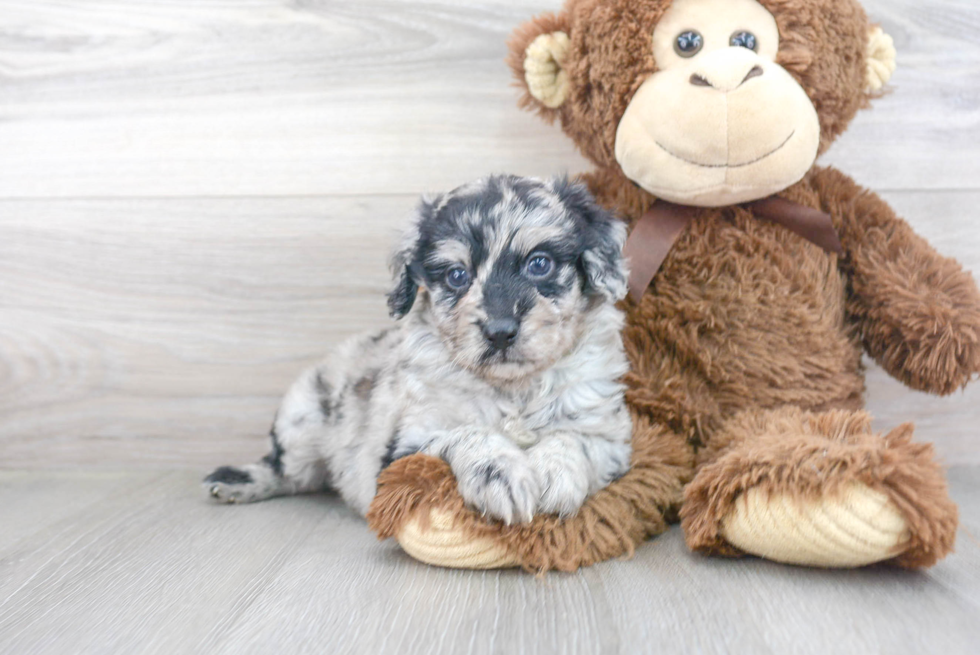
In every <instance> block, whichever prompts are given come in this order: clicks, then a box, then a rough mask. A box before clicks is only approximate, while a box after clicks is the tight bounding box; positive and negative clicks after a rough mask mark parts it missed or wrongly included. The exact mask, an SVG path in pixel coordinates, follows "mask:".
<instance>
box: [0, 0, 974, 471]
mask: <svg viewBox="0 0 980 655" xmlns="http://www.w3.org/2000/svg"><path fill="white" fill-rule="evenodd" d="M559 4H560V3H559V2H556V1H550V2H546V1H542V0H535V1H532V2H520V1H518V0H495V1H494V0H485V1H479V2H455V1H451V0H438V1H431V2H425V3H420V2H413V1H411V0H389V1H387V2H382V1H375V0H356V1H353V0H335V1H325V0H315V1H312V2H304V3H299V4H297V3H287V2H277V1H272V0H251V1H241V2H230V1H219V0H204V1H202V0H182V1H176V0H170V1H163V0H161V1H149V0H147V1H144V2H136V1H133V2H118V1H117V0H112V1H110V0H87V1H85V2H82V1H81V0H78V1H76V2H53V1H47V0H21V1H17V0H0V466H2V467H49V466H51V467H76V466H82V467H99V468H114V467H120V466H133V467H146V468H159V467H174V466H189V467H197V468H202V469H203V468H206V467H207V466H209V465H211V464H215V463H221V462H224V461H233V460H240V459H249V458H252V457H257V456H259V455H260V454H262V453H263V452H264V449H265V446H266V444H265V442H264V440H263V437H262V435H263V434H264V433H265V430H266V429H267V426H268V423H269V421H270V419H271V417H272V412H273V411H274V408H275V405H276V402H277V399H278V396H279V394H280V393H281V392H282V391H283V390H284V388H285V386H286V385H287V384H288V383H289V381H290V380H291V379H292V378H293V377H294V376H295V375H296V373H297V372H298V371H299V370H300V369H301V368H302V367H303V366H305V365H307V364H309V363H312V362H313V361H315V360H316V358H317V357H318V356H319V355H320V354H321V353H323V352H324V351H325V350H326V349H327V348H328V347H329V346H330V345H331V344H332V343H335V342H336V341H337V340H338V339H340V338H342V337H344V336H346V335H348V334H351V333H353V332H355V331H358V330H362V329H367V328H370V327H374V326H377V325H379V324H381V323H383V322H385V321H387V320H388V319H387V318H386V313H385V309H384V302H383V298H382V294H383V292H384V290H385V288H386V285H387V274H386V270H385V266H384V261H385V256H386V251H387V245H388V242H389V240H390V234H391V232H392V230H393V229H394V226H396V225H397V224H398V222H399V221H400V220H402V218H403V217H404V216H406V215H407V214H408V213H409V212H410V211H411V209H412V206H413V204H414V202H415V198H416V197H417V195H418V194H419V193H421V192H424V191H432V190H441V189H447V188H451V187H453V186H455V185H457V184H459V183H462V182H464V181H466V180H469V179H471V178H474V177H478V176H481V175H483V174H486V173H488V172H495V171H496V172H501V171H507V172H514V173H521V174H533V175H548V174H552V173H558V172H565V171H567V172H572V173H575V172H579V171H582V170H585V169H587V167H588V164H587V162H585V161H584V160H583V159H582V158H581V157H580V156H579V155H578V154H576V152H575V151H574V149H573V147H572V145H571V144H570V142H569V141H568V140H567V139H566V138H565V137H564V136H563V135H562V134H561V132H560V131H559V130H558V129H557V128H555V127H549V126H547V125H544V124H543V123H541V122H540V121H539V120H538V119H537V118H535V117H534V116H532V115H530V114H526V113H523V112H520V111H518V110H517V109H516V106H515V98H516V93H515V91H514V89H513V88H512V87H511V80H510V78H509V73H508V71H507V70H506V67H505V66H504V65H503V63H502V59H503V57H504V55H505V45H504V44H505V42H506V40H507V37H508V35H509V33H510V31H511V30H512V29H513V28H514V27H515V26H516V25H518V24H519V23H520V22H521V21H523V20H525V19H527V18H528V17H530V16H532V15H533V14H535V13H537V12H538V11H541V10H545V9H554V8H556V7H558V6H559ZM865 6H866V7H867V8H868V10H869V13H870V14H871V15H872V17H873V18H874V19H875V20H877V21H878V22H880V23H881V24H882V25H883V26H884V28H885V29H886V31H888V32H889V33H890V34H892V35H893V36H894V37H895V41H896V44H897V46H898V49H899V69H898V72H897V73H896V75H895V77H894V78H893V85H894V90H893V93H891V94H890V95H888V96H887V97H885V98H883V99H881V100H879V101H878V102H877V103H876V104H875V108H874V110H873V111H869V112H865V113H864V114H862V115H861V116H859V118H858V119H857V120H856V121H855V123H854V125H853V127H852V128H851V129H850V131H849V132H848V133H847V134H845V135H844V137H843V138H842V139H841V140H840V141H839V142H838V143H837V144H836V145H835V146H834V148H833V149H832V150H831V152H830V153H829V154H828V155H827V156H826V157H825V158H824V160H823V163H828V164H834V165H836V166H839V167H840V168H842V169H843V170H845V171H846V172H848V173H850V174H852V175H853V176H854V177H855V178H856V179H857V180H858V181H859V182H861V183H863V184H865V185H867V186H870V187H872V188H874V189H876V190H879V191H881V192H882V193H883V195H884V196H885V197H886V198H887V199H888V200H889V201H890V202H892V204H893V205H894V206H895V207H896V209H897V210H898V211H899V213H901V214H903V215H905V216H906V217H907V218H908V219H909V220H910V222H911V223H912V224H913V225H914V226H915V227H916V228H917V229H918V231H919V232H920V233H922V234H923V235H924V236H926V237H927V238H929V239H930V240H931V241H932V242H933V243H934V244H935V245H936V246H937V247H939V248H940V249H941V250H942V251H944V252H946V253H948V254H951V255H954V256H956V257H958V258H959V259H960V260H961V261H962V262H963V263H964V264H965V265H966V266H967V267H968V268H970V269H971V270H973V271H980V209H978V206H980V157H978V153H980V37H978V36H977V35H978V34H980V8H978V6H977V4H976V0H934V1H932V2H928V1H923V0H866V1H865ZM869 402H870V405H871V407H872V409H873V410H875V412H876V413H877V414H878V415H879V417H880V421H879V423H880V425H881V427H882V428H887V427H889V426H892V425H894V424H896V423H898V422H901V421H904V420H908V419H915V420H917V421H918V422H919V425H920V429H919V435H920V438H922V439H928V440H933V441H935V442H936V443H937V446H938V448H939V450H940V453H941V454H942V455H943V456H944V457H945V459H946V460H947V461H948V462H950V463H980V447H978V445H977V438H976V432H977V430H976V427H975V426H976V425H977V424H978V423H980V388H977V389H971V390H968V391H967V392H966V393H964V394H959V395H957V396H955V397H953V398H948V399H934V398H930V397H926V396H922V395H920V394H913V393H912V392H909V391H907V390H905V389H904V388H903V387H902V386H901V385H899V384H897V383H895V382H894V381H891V380H889V379H888V378H887V377H886V376H884V375H883V374H882V373H881V372H880V371H878V370H872V371H871V373H870V375H869Z"/></svg>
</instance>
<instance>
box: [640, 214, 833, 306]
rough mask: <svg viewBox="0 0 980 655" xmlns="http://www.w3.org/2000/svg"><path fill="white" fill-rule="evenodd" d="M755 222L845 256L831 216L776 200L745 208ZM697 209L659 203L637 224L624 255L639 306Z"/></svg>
mask: <svg viewBox="0 0 980 655" xmlns="http://www.w3.org/2000/svg"><path fill="white" fill-rule="evenodd" d="M745 207H746V208H747V209H749V210H750V211H751V212H752V213H753V214H754V215H755V216H756V217H757V218H761V219H763V220H767V221H769V222H771V223H776V224H778V225H782V226H783V227H785V228H786V229H787V230H790V231H791V232H794V233H796V234H798V235H800V236H801V237H803V238H804V239H806V240H807V241H810V242H811V243H814V244H816V245H818V246H820V247H821V248H823V249H824V250H825V251H827V252H831V253H836V254H838V255H842V254H844V249H843V248H842V247H841V243H840V238H839V237H838V236H837V231H836V230H835V229H834V223H833V220H832V219H831V217H830V214H827V213H825V212H822V211H820V210H819V209H813V208H812V207H805V206H803V205H801V204H799V203H796V202H793V201H791V200H786V199H785V198H779V197H778V196H772V197H769V198H765V199H763V200H758V201H756V202H752V203H749V204H747V205H745ZM699 209H700V208H699V207H689V206H687V205H675V204H673V203H670V202H666V201H664V200H658V201H656V202H655V203H653V205H651V206H650V209H648V210H647V211H646V213H645V214H643V216H641V217H640V220H639V221H637V222H636V225H635V226H634V227H633V231H632V232H631V233H630V235H629V238H628V239H627V240H626V245H625V246H624V247H623V254H624V255H625V256H626V257H627V259H629V262H630V279H629V287H630V296H631V297H632V298H633V300H635V301H637V302H639V301H640V298H642V297H643V294H644V293H646V290H647V287H649V286H650V282H652V281H653V277H654V276H655V275H656V274H657V271H659V270H660V267H661V265H663V263H664V260H665V259H667V254H668V253H670V249H671V248H672V247H673V245H674V242H675V241H677V238H678V237H679V236H680V235H681V232H683V231H684V228H685V227H687V225H688V223H690V222H691V220H692V219H693V218H694V215H695V214H696V213H697V212H698V211H699Z"/></svg>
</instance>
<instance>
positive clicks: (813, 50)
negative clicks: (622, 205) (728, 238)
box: [509, 0, 895, 207]
mask: <svg viewBox="0 0 980 655" xmlns="http://www.w3.org/2000/svg"><path fill="white" fill-rule="evenodd" d="M510 48H511V53H510V57H509V63H510V65H511V67H512V68H513V69H514V72H515V74H516V75H517V77H518V79H519V80H520V83H521V84H522V85H523V86H524V89H525V94H524V97H523V98H522V100H521V104H522V106H525V107H534V108H537V109H538V111H539V112H540V113H541V114H542V115H543V116H544V117H545V118H546V119H548V120H554V119H555V118H558V119H559V120H560V121H561V125H562V128H563V129H564V130H565V132H566V133H567V134H568V135H569V136H570V137H571V138H572V139H573V140H574V141H575V143H576V144H577V145H578V147H579V148H580V149H581V150H582V152H583V153H584V154H585V155H586V156H587V157H589V158H590V159H591V160H592V161H593V162H595V163H596V164H597V165H598V166H600V167H601V168H603V169H607V170H613V171H615V172H617V173H618V174H621V175H623V176H624V177H625V178H627V179H629V180H630V181H632V182H634V183H635V184H637V185H638V186H640V187H641V188H643V189H645V190H646V191H648V192H649V193H651V194H653V195H654V196H656V197H658V198H663V199H665V200H669V201H672V202H676V203H681V204H687V205H697V206H706V207H718V206H724V205H730V204H736V203H742V202H748V201H752V200H757V199H760V198H764V197H766V196H769V195H772V194H774V193H777V192H779V191H782V190H783V189H785V188H787V187H789V186H791V185H793V184H795V183H796V182H798V181H799V180H800V179H802V178H803V176H804V175H805V174H806V173H807V171H809V170H810V168H811V167H812V166H813V164H814V162H815V161H816V158H817V157H818V156H819V155H820V154H821V153H822V152H823V151H824V150H826V149H827V148H828V147H829V146H830V144H831V142H833V140H834V139H835V138H837V136H839V135H840V134H841V133H842V132H843V131H844V130H845V129H846V128H847V125H848V124H849V123H850V121H851V119H853V118H854V115H855V114H856V113H857V111H858V110H859V109H861V108H862V107H865V106H867V105H868V101H869V100H870V99H871V98H872V97H874V96H875V95H877V94H878V93H879V91H880V89H881V87H882V85H883V84H884V83H885V82H887V80H888V78H889V77H890V75H891V73H892V71H893V70H894V67H895V63H894V62H895V51H894V47H893V46H892V43H891V39H890V38H888V36H887V35H885V34H883V33H882V32H881V30H880V29H878V28H873V27H872V26H871V25H870V24H869V23H868V19H867V16H866V15H865V13H864V10H863V9H862V8H861V6H860V5H859V4H858V3H857V2H856V0H567V2H566V5H565V9H564V10H563V11H562V12H561V13H560V14H558V15H550V14H549V15H544V16H540V17H538V18H536V19H534V20H532V21H531V22H530V23H528V24H526V25H524V26H522V27H521V28H519V29H518V30H517V32H515V34H514V37H513V39H512V40H511V43H510Z"/></svg>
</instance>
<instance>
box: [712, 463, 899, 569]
mask: <svg viewBox="0 0 980 655" xmlns="http://www.w3.org/2000/svg"><path fill="white" fill-rule="evenodd" d="M721 536H722V537H724V538H725V540H727V541H728V542H729V543H731V544H732V545H734V546H736V547H737V548H739V549H741V550H743V551H745V552H746V553H750V554H752V555H758V556H759V557H765V558H766V559H771V560H774V561H776V562H783V563H785V564H798V565H804V566H816V567H824V568H851V567H858V566H865V565H868V564H874V563H875V562H881V561H884V560H889V559H892V558H895V557H897V556H899V555H900V554H901V553H902V552H904V551H905V550H906V549H907V548H908V546H909V540H910V537H911V534H910V530H909V526H908V524H907V522H906V520H905V518H903V516H902V514H901V513H900V512H899V511H898V508H897V507H896V506H895V505H894V503H892V501H891V500H890V499H889V498H888V497H887V496H886V495H885V494H884V493H882V492H880V491H875V490H874V489H871V488H869V487H868V486H866V485H864V484H862V483H860V482H852V483H849V484H846V485H844V486H843V488H842V489H841V492H840V493H839V494H835V495H834V496H832V497H826V498H817V499H800V498H794V497H792V495H790V494H767V493H766V492H765V491H764V490H762V489H760V488H758V487H753V488H751V489H749V490H747V491H746V492H744V493H743V494H741V495H740V496H739V497H738V498H737V499H736V500H735V505H734V507H733V508H732V509H731V511H729V513H728V514H727V515H726V516H725V517H724V518H723V519H722V522H721Z"/></svg>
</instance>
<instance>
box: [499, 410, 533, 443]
mask: <svg viewBox="0 0 980 655" xmlns="http://www.w3.org/2000/svg"><path fill="white" fill-rule="evenodd" d="M501 428H502V429H503V432H504V434H505V435H506V436H507V438H508V439H510V440H511V441H513V442H514V443H515V444H517V445H518V446H520V447H521V448H530V447H531V446H533V445H534V444H536V443H538V435H537V434H535V433H534V432H532V431H531V430H529V429H528V428H527V426H526V425H524V421H522V420H521V418H520V417H517V416H508V417H506V418H505V419H504V421H503V424H502V425H501Z"/></svg>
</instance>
